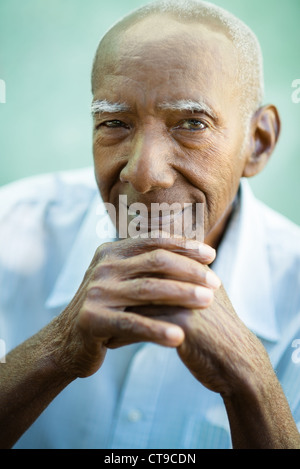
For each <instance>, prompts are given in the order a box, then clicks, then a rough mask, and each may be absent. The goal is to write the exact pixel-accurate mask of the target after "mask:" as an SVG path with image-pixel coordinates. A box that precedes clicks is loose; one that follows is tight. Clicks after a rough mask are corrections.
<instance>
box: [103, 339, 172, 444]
mask: <svg viewBox="0 0 300 469" xmlns="http://www.w3.org/2000/svg"><path fill="white" fill-rule="evenodd" d="M170 351H171V350H169V349H165V348H163V347H159V346H157V345H153V344H146V345H144V346H143V347H142V349H140V350H139V351H138V352H137V353H136V354H135V356H134V357H133V359H132V361H131V364H130V366H129V368H128V372H127V376H126V378H125V383H124V387H123V390H122V394H121V396H120V402H119V406H118V409H117V411H116V415H115V418H114V425H113V428H114V430H113V433H112V435H111V441H110V448H113V449H122V448H137V449H142V448H147V445H148V441H149V436H150V432H151V429H152V428H153V425H154V424H155V416H156V415H157V412H158V409H157V401H158V397H159V393H160V391H161V387H162V384H163V380H164V377H165V374H166V371H167V365H168V361H169V357H170Z"/></svg>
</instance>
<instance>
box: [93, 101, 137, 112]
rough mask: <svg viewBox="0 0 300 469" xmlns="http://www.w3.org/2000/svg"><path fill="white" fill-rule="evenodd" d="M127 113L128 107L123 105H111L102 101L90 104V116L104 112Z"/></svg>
mask: <svg viewBox="0 0 300 469" xmlns="http://www.w3.org/2000/svg"><path fill="white" fill-rule="evenodd" d="M126 111H129V106H128V105H127V104H125V103H111V102H109V101H107V100H106V99H104V100H99V99H98V100H96V101H93V102H92V105H91V112H92V115H95V114H102V113H104V112H108V113H111V114H112V113H115V112H126Z"/></svg>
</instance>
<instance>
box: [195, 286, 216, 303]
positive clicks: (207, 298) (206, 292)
mask: <svg viewBox="0 0 300 469" xmlns="http://www.w3.org/2000/svg"><path fill="white" fill-rule="evenodd" d="M195 294H196V296H197V298H198V299H199V301H200V302H201V304H202V305H208V304H209V303H210V302H211V301H212V299H213V296H214V293H213V291H212V290H211V289H210V288H205V287H196V288H195Z"/></svg>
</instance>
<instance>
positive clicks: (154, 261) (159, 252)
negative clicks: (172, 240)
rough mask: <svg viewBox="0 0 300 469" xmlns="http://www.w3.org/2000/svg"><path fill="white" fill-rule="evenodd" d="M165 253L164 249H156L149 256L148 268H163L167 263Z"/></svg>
mask: <svg viewBox="0 0 300 469" xmlns="http://www.w3.org/2000/svg"><path fill="white" fill-rule="evenodd" d="M167 257H168V256H167V252H166V251H165V250H164V249H156V250H155V251H152V252H151V253H150V254H149V267H152V268H164V267H165V266H166V264H167V262H168V259H167Z"/></svg>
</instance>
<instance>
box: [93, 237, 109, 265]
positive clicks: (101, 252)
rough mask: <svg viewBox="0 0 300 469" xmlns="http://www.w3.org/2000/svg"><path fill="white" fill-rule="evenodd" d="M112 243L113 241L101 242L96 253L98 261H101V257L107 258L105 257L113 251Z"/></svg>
mask: <svg viewBox="0 0 300 469" xmlns="http://www.w3.org/2000/svg"><path fill="white" fill-rule="evenodd" d="M111 245H112V243H110V242H106V243H103V244H100V246H98V247H97V249H96V254H95V258H96V261H100V260H101V259H105V257H106V256H107V255H108V254H109V252H110V251H111Z"/></svg>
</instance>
